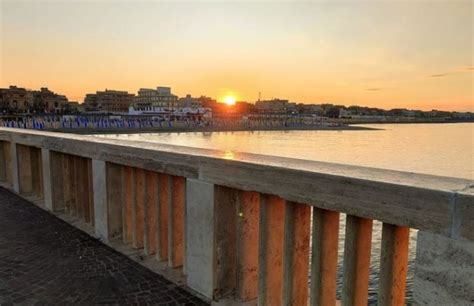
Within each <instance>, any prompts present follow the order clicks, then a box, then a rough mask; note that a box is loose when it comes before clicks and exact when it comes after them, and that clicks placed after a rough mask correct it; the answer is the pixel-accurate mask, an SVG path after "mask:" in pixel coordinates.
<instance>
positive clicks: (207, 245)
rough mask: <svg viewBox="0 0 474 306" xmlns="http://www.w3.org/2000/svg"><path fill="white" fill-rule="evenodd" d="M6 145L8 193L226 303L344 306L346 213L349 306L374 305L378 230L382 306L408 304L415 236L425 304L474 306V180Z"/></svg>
mask: <svg viewBox="0 0 474 306" xmlns="http://www.w3.org/2000/svg"><path fill="white" fill-rule="evenodd" d="M0 141H1V142H0V181H2V183H3V185H4V186H7V187H9V188H11V189H12V190H13V191H15V192H16V193H18V194H20V195H22V196H24V197H27V198H30V199H33V200H34V201H35V202H36V203H39V205H41V206H42V207H43V208H44V209H46V210H49V211H51V212H53V213H56V214H58V215H64V214H66V215H71V216H73V217H74V218H76V219H77V220H81V222H82V223H86V224H88V225H89V226H90V227H92V228H93V231H94V232H93V233H94V235H95V236H96V237H98V238H100V239H102V240H103V241H104V242H105V243H113V244H114V245H117V244H120V245H123V246H128V247H130V248H132V249H135V250H138V252H140V254H142V256H144V257H146V258H147V259H148V260H152V261H156V262H161V263H163V262H164V263H167V266H168V267H169V269H173V270H175V271H176V269H177V271H179V272H180V273H181V274H183V275H184V281H185V284H186V285H187V286H188V287H189V288H191V289H192V290H194V291H195V292H198V293H199V294H201V295H202V296H204V297H206V298H208V299H209V300H210V301H211V300H212V301H214V302H215V303H219V302H220V303H222V304H239V303H249V304H254V303H258V304H259V305H307V304H310V305H335V303H336V269H337V254H338V242H339V237H338V231H339V219H340V218H339V216H340V213H344V214H346V215H347V219H346V235H345V242H344V262H343V267H344V271H343V289H342V304H343V305H367V299H368V280H369V267H370V254H371V243H372V223H373V220H378V221H381V222H383V231H382V246H381V254H380V271H379V282H378V304H379V305H402V304H404V303H405V287H406V273H407V262H408V244H409V229H410V228H414V229H418V230H419V232H418V241H417V260H416V271H415V285H414V299H415V303H417V304H433V303H435V304H436V302H437V301H448V302H450V304H452V303H454V304H455V303H456V302H458V303H460V304H462V303H463V302H465V301H467V302H469V301H471V302H472V301H473V291H472V290H470V289H472V288H474V284H473V279H472V278H471V276H472V275H474V274H473V273H474V270H473V269H474V265H473V262H472V258H474V242H473V240H474V183H473V182H472V181H469V180H463V179H455V178H446V177H436V176H429V175H420V174H412V173H404V172H397V171H389V170H380V169H372V168H364V167H356V166H348V165H338V164H329V163H321V162H312V161H304V160H297V159H288V158H278V157H270V156H261V155H254V154H245V153H235V152H221V151H215V150H206V149H197V148H189V147H180V146H171V145H164V144H153V143H148V142H139V141H127V140H117V139H111V138H101V137H91V136H80V135H71V134H61V133H50V132H38V131H27V130H19V129H8V128H0ZM276 149H278V148H276ZM310 255H311V256H310ZM443 265H447V266H448V267H450V268H448V269H442V268H440V266H443ZM309 280H310V281H309ZM434 293H436V294H434ZM443 299H444V300H443Z"/></svg>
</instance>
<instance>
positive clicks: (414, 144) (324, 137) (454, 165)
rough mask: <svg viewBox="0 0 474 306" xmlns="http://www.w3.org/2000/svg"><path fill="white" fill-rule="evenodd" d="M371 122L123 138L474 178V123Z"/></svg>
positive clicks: (129, 136) (125, 136) (127, 136)
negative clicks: (340, 127)
mask: <svg viewBox="0 0 474 306" xmlns="http://www.w3.org/2000/svg"><path fill="white" fill-rule="evenodd" d="M366 126H368V127H375V128H380V129H383V130H378V131H373V130H372V131H264V132H213V133H170V134H134V135H120V137H121V138H127V139H140V140H146V141H153V142H159V143H167V144H176V145H183V146H190V147H199V148H210V149H220V150H224V151H238V152H249V153H258V154H268V155H276V156H284V157H293V158H299V159H308V160H318V161H326V162H333V163H342V164H351V165H362V166H368V167H376V168H384V169H392V170H401V171H409V172H418V173H425V174H434V175H442V176H451V177H460V178H468V179H474V159H473V156H474V123H454V124H378V125H377V124H373V125H366Z"/></svg>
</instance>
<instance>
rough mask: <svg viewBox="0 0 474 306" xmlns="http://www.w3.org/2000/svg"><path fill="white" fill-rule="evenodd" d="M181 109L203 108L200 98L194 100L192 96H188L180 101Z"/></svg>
mask: <svg viewBox="0 0 474 306" xmlns="http://www.w3.org/2000/svg"><path fill="white" fill-rule="evenodd" d="M178 107H179V108H200V107H202V102H201V101H200V100H199V98H193V97H191V95H186V97H184V98H179V100H178Z"/></svg>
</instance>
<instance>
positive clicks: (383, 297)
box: [377, 223, 410, 306]
mask: <svg viewBox="0 0 474 306" xmlns="http://www.w3.org/2000/svg"><path fill="white" fill-rule="evenodd" d="M409 236H410V229H409V228H408V227H403V226H397V225H392V224H387V223H384V224H383V228H382V247H381V254H380V277H379V292H378V301H377V302H378V305H381V306H386V305H387V306H388V305H390V306H395V305H405V288H406V278H407V266H408V242H409Z"/></svg>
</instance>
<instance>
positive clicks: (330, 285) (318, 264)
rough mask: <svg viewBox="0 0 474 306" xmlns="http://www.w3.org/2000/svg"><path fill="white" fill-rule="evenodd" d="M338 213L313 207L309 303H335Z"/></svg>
mask: <svg viewBox="0 0 474 306" xmlns="http://www.w3.org/2000/svg"><path fill="white" fill-rule="evenodd" d="M338 240H339V213H338V212H335V211H329V210H324V209H319V208H316V207H313V234H312V256H311V286H310V288H311V290H310V304H311V305H314V306H315V305H325V306H326V305H328V306H330V305H336V277H337V275H336V269H337V249H338Z"/></svg>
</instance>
